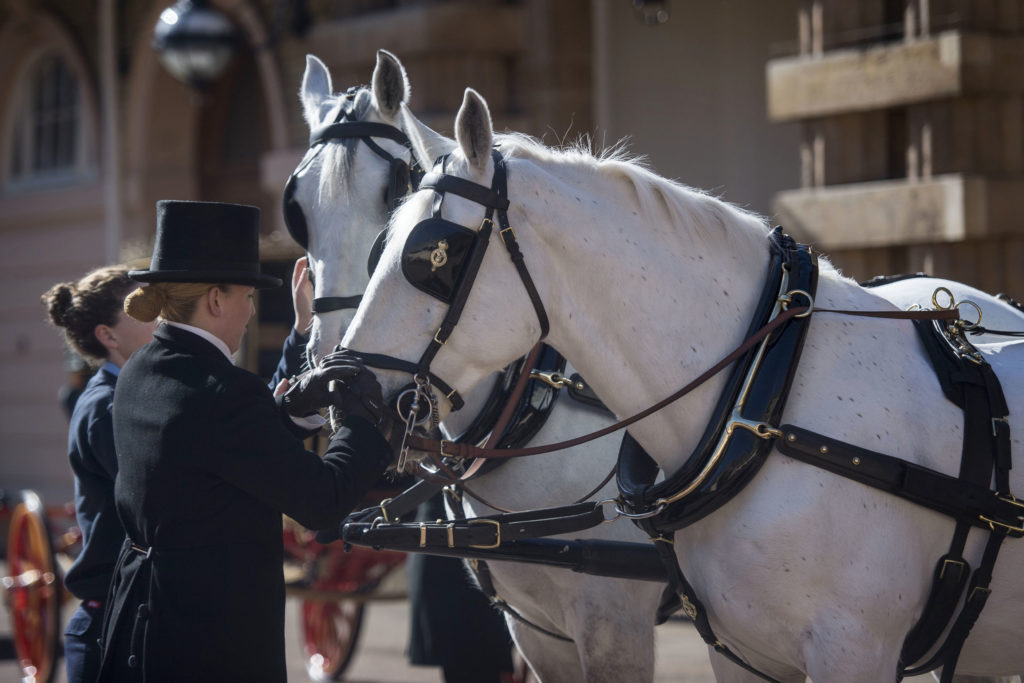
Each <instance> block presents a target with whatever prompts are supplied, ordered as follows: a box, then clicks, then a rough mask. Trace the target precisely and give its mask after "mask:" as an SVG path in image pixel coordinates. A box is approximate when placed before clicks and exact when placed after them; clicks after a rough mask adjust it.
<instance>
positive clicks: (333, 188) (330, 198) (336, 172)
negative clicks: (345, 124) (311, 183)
mask: <svg viewBox="0 0 1024 683" xmlns="http://www.w3.org/2000/svg"><path fill="white" fill-rule="evenodd" d="M344 98H345V95H335V96H334V98H332V99H334V100H335V101H337V102H338V103H339V104H341V103H342V100H344ZM372 107H373V94H372V93H371V92H370V90H369V89H368V88H366V87H365V86H363V87H360V88H359V89H358V90H357V91H356V95H355V102H354V103H353V105H352V113H351V114H350V116H349V117H348V120H350V121H365V120H367V114H368V112H369V111H370V110H371V108H372ZM358 144H359V138H341V139H338V140H336V141H334V142H332V143H330V144H328V145H327V146H326V148H325V149H324V151H323V153H322V154H321V155H320V157H321V159H320V177H319V182H318V186H317V201H318V202H319V203H320V204H329V203H331V202H334V201H335V200H337V199H339V198H340V191H341V188H344V189H345V191H346V192H348V191H350V188H351V187H352V185H353V183H352V182H351V179H350V178H349V174H350V173H351V170H352V167H353V165H354V160H355V151H356V146H357V145H358Z"/></svg>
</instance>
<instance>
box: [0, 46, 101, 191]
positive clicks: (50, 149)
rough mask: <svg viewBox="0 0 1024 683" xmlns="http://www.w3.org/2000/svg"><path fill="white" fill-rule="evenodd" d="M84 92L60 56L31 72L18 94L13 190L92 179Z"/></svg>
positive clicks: (39, 61) (41, 61) (12, 149)
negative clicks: (86, 177) (87, 177)
mask: <svg viewBox="0 0 1024 683" xmlns="http://www.w3.org/2000/svg"><path fill="white" fill-rule="evenodd" d="M81 90H82V89H81V85H80V83H79V80H78V77H77V76H76V75H75V72H74V71H72V69H71V68H70V67H69V66H68V64H67V62H66V61H65V60H64V59H62V58H61V57H60V56H59V55H57V54H54V53H47V54H45V55H43V56H42V57H40V58H38V59H37V60H35V61H34V62H33V63H32V65H31V66H30V67H29V69H28V71H27V72H26V74H25V76H24V78H23V79H22V81H21V87H20V88H19V89H18V92H17V104H16V107H17V109H16V112H15V119H14V129H13V131H12V133H13V134H12V136H11V141H10V146H9V148H8V149H9V150H10V153H9V160H8V163H9V165H8V173H7V185H8V187H9V188H22V187H36V186H49V185H58V184H66V183H68V182H73V181H76V180H80V179H82V178H83V177H84V176H86V175H88V173H89V160H88V158H87V157H88V154H87V150H88V148H87V141H86V139H85V138H86V135H85V131H84V126H83V105H82V92H81Z"/></svg>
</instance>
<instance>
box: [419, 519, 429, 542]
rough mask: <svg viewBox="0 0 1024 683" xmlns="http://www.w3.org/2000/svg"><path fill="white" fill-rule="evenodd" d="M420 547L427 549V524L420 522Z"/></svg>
mask: <svg viewBox="0 0 1024 683" xmlns="http://www.w3.org/2000/svg"><path fill="white" fill-rule="evenodd" d="M420 547H421V548H426V547H427V523H426V522H420Z"/></svg>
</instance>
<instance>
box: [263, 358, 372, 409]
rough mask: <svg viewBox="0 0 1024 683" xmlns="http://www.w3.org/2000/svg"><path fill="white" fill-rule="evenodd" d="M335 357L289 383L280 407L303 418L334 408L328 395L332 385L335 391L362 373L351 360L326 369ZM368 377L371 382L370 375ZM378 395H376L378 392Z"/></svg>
mask: <svg viewBox="0 0 1024 683" xmlns="http://www.w3.org/2000/svg"><path fill="white" fill-rule="evenodd" d="M334 355H335V354H330V355H328V356H327V357H326V358H325V359H324V363H323V364H321V365H320V367H316V368H313V369H312V370H309V371H308V372H304V373H303V374H301V375H300V376H299V377H298V378H297V379H295V380H293V381H292V382H291V383H290V386H289V387H288V391H286V392H285V393H284V395H283V396H282V397H281V405H282V406H283V407H284V409H285V411H287V413H288V414H289V415H292V416H294V417H306V416H307V415H312V414H313V413H315V412H317V411H318V410H319V409H320V408H325V407H327V406H329V405H332V404H335V403H336V402H337V398H336V397H335V396H332V394H331V382H335V383H336V384H335V385H334V386H335V387H337V386H339V384H340V383H344V382H347V381H349V380H351V379H352V377H353V376H354V375H357V374H359V373H360V372H362V371H363V370H364V369H363V366H362V365H361V364H359V363H358V362H357V361H353V360H351V359H346V362H344V363H341V362H333V363H331V364H330V365H328V364H327V361H328V360H330V359H331V358H332V356H334ZM370 377H371V379H373V375H372V374H370ZM374 381H375V382H376V380H375V379H374ZM377 391H378V393H379V392H380V389H379V388H378V390H377Z"/></svg>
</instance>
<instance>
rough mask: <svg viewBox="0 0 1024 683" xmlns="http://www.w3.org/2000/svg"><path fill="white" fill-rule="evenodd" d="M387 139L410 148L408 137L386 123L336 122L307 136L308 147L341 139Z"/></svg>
mask: <svg viewBox="0 0 1024 683" xmlns="http://www.w3.org/2000/svg"><path fill="white" fill-rule="evenodd" d="M369 137H374V138H388V139H389V140H394V141H395V142H398V143H400V144H402V145H405V146H406V147H411V146H412V143H410V142H409V138H408V136H406V134H405V133H403V132H402V131H401V130H400V129H398V128H395V127H394V126H392V125H390V124H387V123H374V122H371V121H338V122H335V123H328V124H327V125H326V126H321V127H319V128H317V129H316V130H314V131H313V132H312V133H310V135H309V146H310V147H315V146H316V145H320V144H323V143H325V142H328V141H329V140H339V139H343V138H369Z"/></svg>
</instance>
